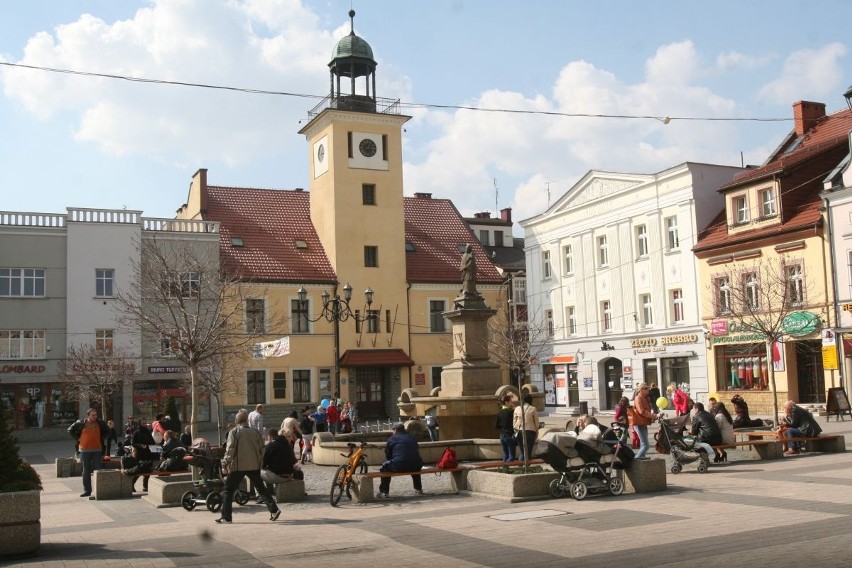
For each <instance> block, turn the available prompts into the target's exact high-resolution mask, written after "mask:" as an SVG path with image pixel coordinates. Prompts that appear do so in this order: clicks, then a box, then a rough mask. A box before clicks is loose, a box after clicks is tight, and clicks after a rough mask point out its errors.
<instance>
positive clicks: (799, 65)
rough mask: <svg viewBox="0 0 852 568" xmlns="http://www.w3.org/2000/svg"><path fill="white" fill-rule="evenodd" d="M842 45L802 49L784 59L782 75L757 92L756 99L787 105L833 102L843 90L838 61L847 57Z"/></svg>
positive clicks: (841, 73)
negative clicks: (797, 102) (800, 101)
mask: <svg viewBox="0 0 852 568" xmlns="http://www.w3.org/2000/svg"><path fill="white" fill-rule="evenodd" d="M846 51H847V49H846V46H845V45H843V44H842V43H838V42H835V43H830V44H828V45H826V46H824V47H822V48H820V49H802V50H800V51H795V52H793V53H791V54H790V55H789V56H788V57H787V59H785V60H784V67H783V69H782V71H781V76H780V77H778V78H777V79H775V80H774V81H771V82H770V83H767V84H766V85H764V86H763V88H761V89H760V92H759V98H760V99H761V100H765V101H768V102H772V103H777V104H783V105H790V104H792V103H794V102H795V101H798V100H816V101H825V100H829V99H834V98H836V97H838V96H839V94H840V93H841V92H842V90H843V89H844V85H843V79H844V77H843V75H844V71H843V68H842V66H841V59H842V58H843V57H844V56H845V55H846Z"/></svg>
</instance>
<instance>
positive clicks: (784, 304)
mask: <svg viewBox="0 0 852 568" xmlns="http://www.w3.org/2000/svg"><path fill="white" fill-rule="evenodd" d="M803 271H804V265H803V263H802V262H801V261H800V260H795V259H792V258H790V257H788V256H787V255H783V254H782V255H780V256H778V257H774V258H761V259H760V260H755V261H754V262H752V263H750V264H746V263H744V264H736V265H729V266H727V267H725V268H723V269H722V270H721V271H717V272H715V273H714V275H713V283H712V284H711V290H710V297H712V298H714V304H715V305H714V308H715V311H716V313H717V314H719V315H720V316H725V317H728V318H730V319H732V320H733V321H735V322H736V324H737V327H738V328H739V329H740V330H742V331H747V332H748V333H752V334H755V335H758V336H760V337H761V338H762V339H763V341H764V344H765V350H766V360H767V361H769V362H770V364H769V365H768V371H769V382H770V389H771V390H772V405H773V411H774V413H775V417H774V420H777V419H778V387H777V385H776V382H775V367H774V365H772V364H771V362H772V360H773V359H772V346H773V344H774V343H776V342H779V341H781V340H782V339H783V337H784V336H785V335H787V334H789V333H790V330H791V329H794V328H795V326H796V323H797V322H796V321H794V319H793V318H791V316H792V315H793V313H794V312H801V311H803V310H807V309H808V308H814V307H819V308H822V307H824V306H825V297H824V295H822V294H820V293H818V290H817V289H816V287H815V286H813V285H811V284H810V281H809V280H806V279H805V275H804V273H803Z"/></svg>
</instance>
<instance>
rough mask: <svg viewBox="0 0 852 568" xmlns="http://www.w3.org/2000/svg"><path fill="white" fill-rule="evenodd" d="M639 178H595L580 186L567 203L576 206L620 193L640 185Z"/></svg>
mask: <svg viewBox="0 0 852 568" xmlns="http://www.w3.org/2000/svg"><path fill="white" fill-rule="evenodd" d="M639 183H640V182H639V181H637V180H625V179H613V178H593V179H592V180H590V181H589V183H587V184H586V185H585V186H584V187H580V188H578V191H577V193H576V194H575V195H573V196H571V197H569V198H568V202H567V204H566V205H568V206H569V207H576V206H578V205H583V204H584V203H588V202H590V201H596V200H598V199H601V198H604V197H607V196H610V195H612V194H614V193H618V192H620V191H622V190H624V189H627V188H628V187H633V186H635V185H638V184H639Z"/></svg>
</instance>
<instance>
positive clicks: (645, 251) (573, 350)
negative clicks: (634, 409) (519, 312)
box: [521, 162, 742, 411]
mask: <svg viewBox="0 0 852 568" xmlns="http://www.w3.org/2000/svg"><path fill="white" fill-rule="evenodd" d="M739 171H742V170H741V169H740V168H734V167H728V166H718V165H710V164H698V163H690V162H687V163H684V164H681V165H679V166H675V167H673V168H670V169H667V170H664V171H662V172H659V173H656V174H649V175H640V174H622V173H609V172H598V171H590V172H589V173H588V174H586V175H585V176H584V177H583V178H582V179H581V180H580V181H579V182H577V184H575V185H574V186H573V187H572V188H571V189H569V190H568V191H567V192H566V193H565V194H564V195H563V196H562V197H561V198H560V199H559V200H558V201H557V202H556V203H554V204H553V205H552V206H551V207H550V208H549V209H548V210H547V211H546V212H544V213H543V214H541V215H539V216H536V217H533V218H530V219H527V220H525V221H522V222H521V226H522V227H523V228H524V243H525V248H526V265H527V283H526V284H527V306H528V311H529V319H530V321H531V325H532V327H534V328H539V329H542V330H546V331H545V333H544V335H549V341H548V342H547V344H546V345H545V347H544V349H542V350H539V351H538V356H537V357H536V360H535V361H532V362H531V363H532V364H531V374H532V377H531V379H532V382H533V383H534V384H536V385H537V386H538V387H539V388H540V389H542V390H544V392H545V403H546V405H547V406H550V407H569V408H572V409H574V410H575V411H576V410H580V409H585V407H588V409H589V410H593V409H594V410H608V409H612V408H614V407H615V405H616V404H617V403H618V401H619V399H620V398H621V397H622V396H627V397H628V398H632V395H633V386H634V385H635V384H636V383H639V382H646V383H649V384H650V383H656V384H657V385H658V386H659V387H660V390H661V391H662V392H663V393H664V392H665V389H666V386H667V385H669V384H676V385H678V386H679V387H680V388H682V389H683V390H685V391H688V392H690V393H691V395H692V396H693V398H696V397H697V396H700V395H701V393H705V394H706V393H707V391H708V386H707V385H708V383H707V364H706V358H707V349H706V342H705V331H704V329H703V327H702V326H701V323H700V320H699V302H698V298H699V296H700V295H701V294H705V293H707V291H706V290H704V289H703V285H702V284H701V283H700V282H699V281H698V270H697V264H696V260H695V257H694V255H693V254H692V247H693V245H694V243H695V240H696V237H697V235H698V232H699V230H701V228H703V227H705V226H706V225H707V224H708V223H709V222H710V221H711V219H712V218H713V217H715V216H716V215H717V214H718V213H719V211H721V210H723V209H724V201H723V199H722V197H721V195H720V194H718V193H717V191H716V188H718V187H720V186H722V185H723V184H725V183H727V182H728V181H730V180H731V179H732V178H733V176H734V174H735V173H737V172H739Z"/></svg>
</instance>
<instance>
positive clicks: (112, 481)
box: [92, 469, 153, 500]
mask: <svg viewBox="0 0 852 568" xmlns="http://www.w3.org/2000/svg"><path fill="white" fill-rule="evenodd" d="M152 480H153V478H152ZM152 480H149V481H152ZM149 489H150V487H149ZM132 496H133V476H131V475H123V474H122V473H121V472H120V471H118V470H115V469H99V470H97V471H95V472H94V473H93V474H92V498H93V499H97V500H103V499H124V498H127V497H132Z"/></svg>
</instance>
